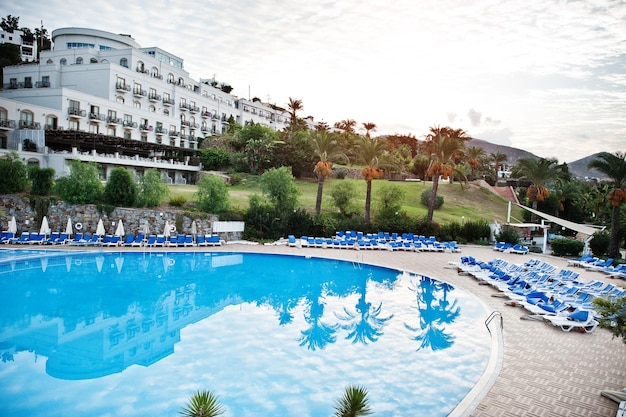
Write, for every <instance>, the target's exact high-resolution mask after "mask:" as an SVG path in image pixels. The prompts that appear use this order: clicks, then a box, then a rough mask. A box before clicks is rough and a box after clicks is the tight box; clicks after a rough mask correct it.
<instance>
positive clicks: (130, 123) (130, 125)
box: [122, 120, 137, 129]
mask: <svg viewBox="0 0 626 417" xmlns="http://www.w3.org/2000/svg"><path fill="white" fill-rule="evenodd" d="M122 125H123V126H124V127H125V128H127V129H131V128H136V127H137V122H133V121H132V120H124V123H122Z"/></svg>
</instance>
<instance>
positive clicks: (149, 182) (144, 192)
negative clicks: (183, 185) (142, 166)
mask: <svg viewBox="0 0 626 417" xmlns="http://www.w3.org/2000/svg"><path fill="white" fill-rule="evenodd" d="M169 193H170V189H169V188H168V187H167V184H165V182H164V181H163V180H162V179H161V174H159V171H157V170H156V169H149V170H148V171H146V173H145V174H144V176H143V177H141V180H140V181H139V192H138V194H137V205H138V206H140V207H158V206H160V205H161V204H162V203H163V200H165V197H167V196H168V195H169Z"/></svg>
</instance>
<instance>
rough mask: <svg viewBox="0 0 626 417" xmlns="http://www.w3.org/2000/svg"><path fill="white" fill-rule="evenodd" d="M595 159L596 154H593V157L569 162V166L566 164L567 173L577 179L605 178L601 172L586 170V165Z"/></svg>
mask: <svg viewBox="0 0 626 417" xmlns="http://www.w3.org/2000/svg"><path fill="white" fill-rule="evenodd" d="M597 157H598V153H594V154H593V155H589V156H586V157H584V158H582V159H578V160H576V161H574V162H570V163H569V164H567V166H568V167H569V172H571V173H572V175H574V176H576V177H579V178H585V177H587V178H605V177H606V176H605V175H604V174H602V173H601V172H598V171H596V170H595V169H591V170H589V169H587V164H589V162H591V161H593V160H594V159H596V158H597Z"/></svg>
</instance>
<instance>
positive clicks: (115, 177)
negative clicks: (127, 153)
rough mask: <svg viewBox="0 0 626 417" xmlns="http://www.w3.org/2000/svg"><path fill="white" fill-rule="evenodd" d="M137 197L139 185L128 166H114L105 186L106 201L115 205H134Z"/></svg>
mask: <svg viewBox="0 0 626 417" xmlns="http://www.w3.org/2000/svg"><path fill="white" fill-rule="evenodd" d="M136 199H137V185H136V184H135V181H134V180H133V177H132V176H131V175H130V172H128V170H127V169H126V168H122V167H118V168H113V170H112V171H111V175H110V176H109V180H108V181H107V184H106V186H105V187H104V201H105V202H106V203H108V204H111V205H114V206H122V207H132V206H133V205H135V201H136Z"/></svg>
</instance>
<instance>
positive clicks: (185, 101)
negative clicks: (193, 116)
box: [180, 97, 187, 107]
mask: <svg viewBox="0 0 626 417" xmlns="http://www.w3.org/2000/svg"><path fill="white" fill-rule="evenodd" d="M186 106H187V99H186V98H184V97H182V98H181V99H180V107H186Z"/></svg>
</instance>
